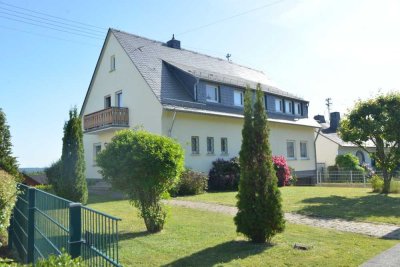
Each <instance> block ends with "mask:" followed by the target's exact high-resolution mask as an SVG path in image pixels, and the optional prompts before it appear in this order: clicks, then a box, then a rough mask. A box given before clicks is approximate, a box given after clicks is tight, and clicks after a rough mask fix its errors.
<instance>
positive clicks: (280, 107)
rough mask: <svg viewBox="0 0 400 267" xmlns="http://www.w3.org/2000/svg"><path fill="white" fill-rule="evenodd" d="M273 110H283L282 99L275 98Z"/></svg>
mask: <svg viewBox="0 0 400 267" xmlns="http://www.w3.org/2000/svg"><path fill="white" fill-rule="evenodd" d="M275 111H276V112H283V101H282V99H279V98H277V99H275Z"/></svg>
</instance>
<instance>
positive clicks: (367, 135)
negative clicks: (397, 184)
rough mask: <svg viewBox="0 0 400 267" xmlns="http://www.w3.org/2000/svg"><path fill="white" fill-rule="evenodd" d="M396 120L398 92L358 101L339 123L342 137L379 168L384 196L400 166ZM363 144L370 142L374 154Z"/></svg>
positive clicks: (399, 108)
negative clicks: (381, 173)
mask: <svg viewBox="0 0 400 267" xmlns="http://www.w3.org/2000/svg"><path fill="white" fill-rule="evenodd" d="M399 118H400V93H389V94H386V95H384V94H380V95H378V96H377V97H375V98H371V99H368V100H365V101H361V100H360V101H358V102H357V103H356V105H355V107H354V108H353V109H352V110H351V111H350V113H349V114H348V115H347V116H346V117H345V119H344V120H342V122H341V124H340V130H339V131H340V132H339V133H340V136H341V138H342V139H343V140H344V141H347V142H352V143H354V144H355V145H357V146H358V147H360V148H361V149H363V150H364V151H365V152H367V153H369V155H370V156H371V158H373V159H375V162H376V165H377V167H378V168H380V169H382V171H383V180H384V187H383V190H382V193H385V194H387V193H389V191H390V181H391V177H392V174H393V172H394V171H395V170H396V168H397V167H398V165H399V163H400V131H399V129H400V119H399ZM366 142H373V144H374V145H375V147H376V152H375V153H370V152H369V151H368V150H367V149H366Z"/></svg>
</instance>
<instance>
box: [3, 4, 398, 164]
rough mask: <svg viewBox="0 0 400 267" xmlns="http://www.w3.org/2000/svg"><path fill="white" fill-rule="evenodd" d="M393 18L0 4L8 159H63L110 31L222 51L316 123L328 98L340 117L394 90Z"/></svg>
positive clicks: (329, 8) (376, 12)
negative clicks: (296, 100)
mask: <svg viewBox="0 0 400 267" xmlns="http://www.w3.org/2000/svg"><path fill="white" fill-rule="evenodd" d="M8 4H11V5H14V6H18V7H22V8H25V9H28V10H33V11H36V12H41V13H46V14H49V15H52V16H56V17H61V18H65V19H69V20H74V21H78V22H81V23H86V24H90V25H94V26H96V28H95V27H89V26H87V25H83V24H74V25H79V26H80V27H81V28H80V30H82V31H89V32H90V34H91V35H92V34H96V36H95V38H88V37H85V36H80V35H73V34H69V33H66V32H60V31H55V30H52V29H46V28H43V27H38V26H34V25H31V24H27V23H22V22H21V21H16V20H22V21H26V20H24V19H22V18H21V17H16V16H15V15H18V16H26V15H23V14H22V13H15V11H18V12H23V13H29V14H31V15H35V16H41V17H43V15H40V14H38V13H31V12H29V11H28V10H23V9H18V8H15V7H11V6H9V5H8ZM265 5H270V6H267V7H263V6H265ZM259 7H263V8H259ZM257 8H258V9H257ZM248 10H253V11H252V12H249V13H247V14H244V15H241V16H236V17H233V18H231V19H227V20H224V19H225V18H229V17H232V16H235V15H237V14H241V13H244V12H246V11H248ZM399 13H400V2H399V1H396V0H382V1H374V0H280V1H279V0H275V1H272V0H265V1H256V0H254V1H238V0H213V1H211V0H201V1H200V0H198V1H197V0H194V1H184V0H170V1H155V0H150V1H89V0H86V1H78V0H68V1H61V0H60V1H50V0H47V1H45V0H35V1H33V0H29V1H27V0H14V1H11V0H0V34H1V41H0V48H1V51H2V52H1V60H0V81H1V86H0V107H1V108H2V109H3V110H4V112H5V113H6V115H7V120H8V124H9V125H10V127H11V134H12V142H13V145H14V147H13V152H14V155H15V156H16V157H18V161H19V163H20V166H21V167H44V166H48V165H49V164H50V163H51V162H53V161H55V160H57V159H58V158H59V157H60V156H61V146H62V131H63V125H64V122H65V120H66V119H67V118H68V110H69V109H70V108H71V107H73V106H75V105H76V106H77V107H78V109H80V107H81V105H82V102H83V99H84V96H85V93H86V90H87V87H88V85H89V82H90V79H91V77H92V74H93V70H94V68H95V65H96V61H97V58H98V56H99V53H100V49H101V46H102V43H103V40H104V37H105V35H106V31H107V28H108V27H113V28H116V29H120V30H123V31H127V32H131V33H134V34H138V35H142V36H145V37H148V38H152V39H155V40H160V41H167V40H169V39H170V37H171V35H172V33H175V36H176V38H177V39H179V40H180V41H181V44H182V47H184V48H186V49H190V50H195V51H198V52H202V53H206V54H210V55H213V56H218V57H222V58H224V56H225V55H226V54H227V53H230V54H232V58H231V59H232V60H233V61H235V62H237V63H240V64H243V65H246V66H250V67H253V68H256V69H260V70H262V71H264V72H265V73H267V75H268V76H269V77H270V78H271V79H272V80H274V81H275V82H276V83H277V84H278V85H280V87H281V88H282V89H284V90H287V91H289V92H291V93H294V94H296V95H299V96H302V97H304V98H306V99H307V100H309V101H310V111H311V114H312V115H314V114H317V113H320V114H324V113H325V114H326V106H325V105H324V104H325V99H326V98H327V97H331V98H332V102H333V106H332V109H333V110H338V111H341V112H345V111H346V110H347V108H349V107H351V106H352V105H353V104H354V102H355V101H356V100H357V99H358V98H362V99H365V98H368V97H370V96H371V95H374V94H376V93H377V92H378V89H380V90H381V91H383V92H386V91H391V90H396V89H399V88H400V75H399V74H398V71H399V69H400V18H399V16H398V14H399ZM10 14H13V15H10ZM10 18H11V19H10ZM31 18H32V17H31ZM47 18H48V19H52V20H57V21H62V20H58V19H57V18H54V17H47ZM221 20H223V21H222V22H219V23H213V22H216V21H221ZM28 22H30V23H35V22H33V21H28ZM47 22H48V23H52V22H50V21H47ZM63 22H64V23H67V24H73V23H72V22H68V21H63ZM207 24H212V25H211V26H209V27H201V26H204V25H207ZM47 26H49V27H52V26H51V25H50V24H47ZM64 26H65V27H68V25H66V24H64ZM199 27H200V29H199ZM75 33H77V32H75ZM81 33H82V32H81ZM83 34H84V33H83Z"/></svg>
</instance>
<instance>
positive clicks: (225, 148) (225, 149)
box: [221, 137, 228, 154]
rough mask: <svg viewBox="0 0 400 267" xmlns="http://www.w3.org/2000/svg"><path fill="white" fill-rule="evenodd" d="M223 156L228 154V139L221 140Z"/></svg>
mask: <svg viewBox="0 0 400 267" xmlns="http://www.w3.org/2000/svg"><path fill="white" fill-rule="evenodd" d="M221 154H228V138H226V137H222V138H221Z"/></svg>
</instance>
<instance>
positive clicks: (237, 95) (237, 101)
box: [233, 90, 243, 107]
mask: <svg viewBox="0 0 400 267" xmlns="http://www.w3.org/2000/svg"><path fill="white" fill-rule="evenodd" d="M233 103H234V105H235V106H239V107H243V91H238V90H235V91H233Z"/></svg>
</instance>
